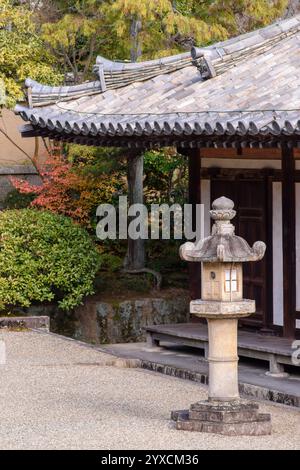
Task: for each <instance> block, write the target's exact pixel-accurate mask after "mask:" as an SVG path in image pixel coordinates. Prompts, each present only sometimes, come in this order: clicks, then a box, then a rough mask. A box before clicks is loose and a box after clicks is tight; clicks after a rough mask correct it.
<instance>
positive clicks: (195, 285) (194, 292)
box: [178, 149, 201, 300]
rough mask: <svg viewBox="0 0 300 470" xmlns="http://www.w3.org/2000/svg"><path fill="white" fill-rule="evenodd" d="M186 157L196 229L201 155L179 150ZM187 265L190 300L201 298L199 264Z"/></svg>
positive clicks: (196, 151)
mask: <svg viewBox="0 0 300 470" xmlns="http://www.w3.org/2000/svg"><path fill="white" fill-rule="evenodd" d="M178 151H179V152H180V153H181V154H182V155H186V156H187V157H188V162H189V163H188V165H189V204H192V205H193V211H192V214H193V226H192V229H193V230H195V229H196V204H201V173H200V172H201V154H200V150H199V149H180V150H178ZM188 264H189V287H190V297H191V300H195V299H200V298H201V263H188Z"/></svg>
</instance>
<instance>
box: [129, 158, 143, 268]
mask: <svg viewBox="0 0 300 470" xmlns="http://www.w3.org/2000/svg"><path fill="white" fill-rule="evenodd" d="M143 169H144V157H143V155H142V154H131V155H129V156H128V159H127V181H128V202H129V205H130V206H131V205H132V204H143ZM129 223H130V218H129V220H128V225H129ZM144 267H145V240H142V239H137V240H131V239H130V238H128V250H127V256H126V260H125V268H126V269H128V270H138V269H143V268H144Z"/></svg>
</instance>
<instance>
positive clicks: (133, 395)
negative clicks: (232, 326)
mask: <svg viewBox="0 0 300 470" xmlns="http://www.w3.org/2000/svg"><path fill="white" fill-rule="evenodd" d="M0 340H4V341H5V344H6V350H7V361H6V364H5V365H0V448H1V449H108V450H113V449H155V450H158V449H171V450H173V449H184V450H186V449H193V450H195V449H199V450H200V449H300V411H299V410H296V409H294V408H289V407H286V406H279V405H270V404H265V403H263V404H261V410H262V411H264V412H269V413H271V414H272V419H273V434H272V435H271V436H267V437H238V438H233V437H224V436H218V435H211V434H200V433H189V432H184V431H176V430H175V429H174V427H173V424H172V423H171V422H170V420H169V416H170V411H171V410H172V409H178V408H179V409H180V408H186V407H187V406H188V405H189V404H190V403H192V402H195V401H198V400H199V399H203V398H205V396H206V389H205V388H204V387H203V386H200V385H198V384H195V383H192V382H189V381H184V380H180V379H176V378H172V377H167V376H164V375H160V374H155V373H153V372H148V371H144V370H141V369H137V368H122V367H119V366H116V365H109V364H112V357H111V356H108V355H106V354H103V353H101V352H98V351H96V350H93V349H92V348H87V347H84V346H83V345H81V344H80V343H77V342H75V341H69V340H66V339H64V338H62V337H58V336H55V335H49V334H44V333H38V332H32V331H31V332H29V331H28V332H8V331H3V330H1V331H0Z"/></svg>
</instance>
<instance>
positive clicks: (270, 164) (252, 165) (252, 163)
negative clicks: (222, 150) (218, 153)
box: [201, 158, 281, 170]
mask: <svg viewBox="0 0 300 470" xmlns="http://www.w3.org/2000/svg"><path fill="white" fill-rule="evenodd" d="M201 166H202V167H203V168H213V167H218V168H242V169H254V170H256V169H258V170H261V169H263V168H272V169H274V170H280V169H281V161H280V160H262V159H259V160H248V159H246V158H243V159H242V158H234V159H233V158H202V159H201Z"/></svg>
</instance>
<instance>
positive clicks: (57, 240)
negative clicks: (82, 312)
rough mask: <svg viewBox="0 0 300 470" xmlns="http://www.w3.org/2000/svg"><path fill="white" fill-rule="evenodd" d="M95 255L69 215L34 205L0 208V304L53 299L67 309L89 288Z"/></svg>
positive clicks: (0, 307)
mask: <svg viewBox="0 0 300 470" xmlns="http://www.w3.org/2000/svg"><path fill="white" fill-rule="evenodd" d="M99 266H100V257H99V254H98V253H97V251H96V249H95V247H94V244H93V242H92V240H91V239H90V237H89V235H88V234H87V232H86V231H85V230H83V229H82V228H80V227H78V226H77V225H75V224H74V223H73V222H72V220H71V219H69V218H67V217H63V216H60V215H56V214H52V213H50V212H42V211H36V210H33V209H22V210H7V211H3V212H1V213H0V310H4V309H5V308H7V307H9V306H10V305H13V306H20V307H29V306H30V305H31V304H32V303H35V302H50V301H53V300H58V304H59V306H60V307H61V308H63V309H66V310H69V309H72V308H74V307H75V306H77V305H79V304H80V303H81V302H82V300H83V298H84V297H85V296H86V295H88V294H92V293H93V281H94V278H95V275H96V273H97V271H98V269H99Z"/></svg>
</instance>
